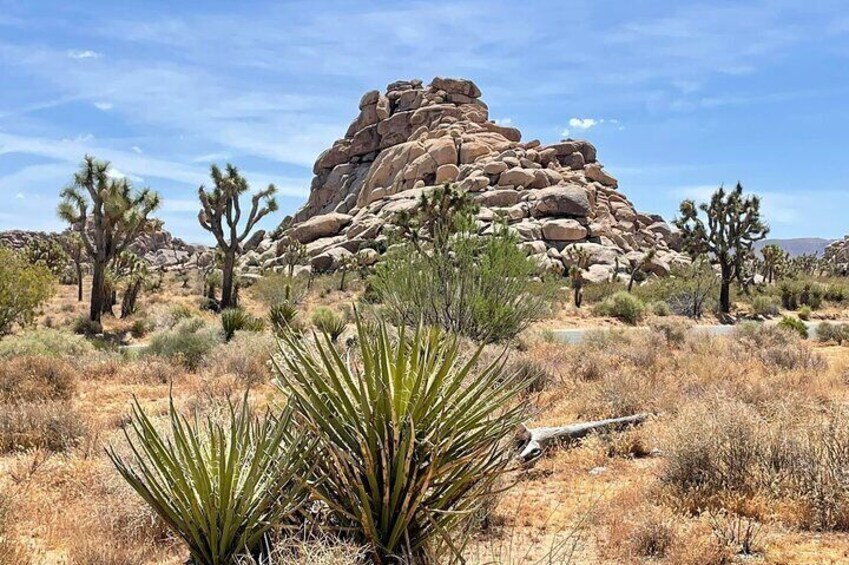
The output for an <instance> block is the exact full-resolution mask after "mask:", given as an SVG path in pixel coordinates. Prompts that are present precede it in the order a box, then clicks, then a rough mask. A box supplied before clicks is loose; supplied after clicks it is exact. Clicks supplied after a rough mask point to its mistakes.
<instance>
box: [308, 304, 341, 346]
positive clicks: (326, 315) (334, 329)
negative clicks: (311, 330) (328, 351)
mask: <svg viewBox="0 0 849 565" xmlns="http://www.w3.org/2000/svg"><path fill="white" fill-rule="evenodd" d="M311 321H312V325H313V326H315V328H316V329H317V330H318V331H320V332H323V333H325V334H327V335H328V336H329V337H330V339H331V341H336V340H337V339H338V338H339V336H340V335H342V332H344V331H345V327H347V325H348V322H347V321H346V320H345V316H343V315H341V314H337V313H336V312H334V311H333V310H331V309H330V308H328V307H327V306H319V307H318V308H316V309H315V311H314V312H313V314H312V318H311Z"/></svg>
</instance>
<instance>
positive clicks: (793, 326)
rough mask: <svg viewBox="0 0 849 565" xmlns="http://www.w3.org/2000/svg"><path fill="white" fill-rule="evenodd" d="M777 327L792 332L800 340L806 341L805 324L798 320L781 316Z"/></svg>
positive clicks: (806, 328)
mask: <svg viewBox="0 0 849 565" xmlns="http://www.w3.org/2000/svg"><path fill="white" fill-rule="evenodd" d="M778 327H780V328H785V329H788V330H792V331H794V332H796V333H797V334H799V337H801V338H802V339H808V326H806V325H805V322H803V321H802V320H800V319H799V318H793V317H792V316H782V317H781V321H779V322H778Z"/></svg>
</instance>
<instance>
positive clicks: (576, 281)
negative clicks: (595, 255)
mask: <svg viewBox="0 0 849 565" xmlns="http://www.w3.org/2000/svg"><path fill="white" fill-rule="evenodd" d="M562 258H563V262H564V263H565V265H566V267H568V274H569V279H570V280H571V281H572V291H573V293H574V301H575V308H580V307H581V303H582V302H583V301H584V270H586V269H587V268H588V267H589V266H590V254H589V253H588V252H587V250H586V249H584V248H582V247H571V248H569V249H567V250H565V253H564V254H563V255H562Z"/></svg>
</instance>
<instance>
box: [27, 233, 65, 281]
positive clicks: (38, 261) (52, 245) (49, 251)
mask: <svg viewBox="0 0 849 565" xmlns="http://www.w3.org/2000/svg"><path fill="white" fill-rule="evenodd" d="M23 254H24V257H25V258H26V260H27V261H29V262H30V263H32V264H33V265H41V266H42V267H46V268H47V270H48V271H50V272H51V273H53V275H55V276H59V275H61V274H62V273H63V272H64V271H65V268H66V266H67V264H68V255H67V254H66V253H65V250H64V249H63V248H62V246H61V245H60V244H59V242H57V241H56V240H55V239H33V240H32V241H30V242H29V243H28V244H27V245H26V247H24V251H23Z"/></svg>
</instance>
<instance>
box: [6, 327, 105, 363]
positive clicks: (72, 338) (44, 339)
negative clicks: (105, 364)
mask: <svg viewBox="0 0 849 565" xmlns="http://www.w3.org/2000/svg"><path fill="white" fill-rule="evenodd" d="M92 353H94V346H93V345H92V344H91V343H90V342H89V341H87V340H86V339H85V338H84V337H82V336H78V335H74V334H72V333H69V332H65V331H61V330H54V329H48V328H39V329H33V330H27V331H25V332H21V333H18V334H15V335H11V336H9V337H6V338H4V339H3V340H0V359H9V358H11V357H19V356H25V355H28V356H44V357H53V358H57V357H73V358H78V359H81V358H84V357H86V356H88V355H91V354H92Z"/></svg>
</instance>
